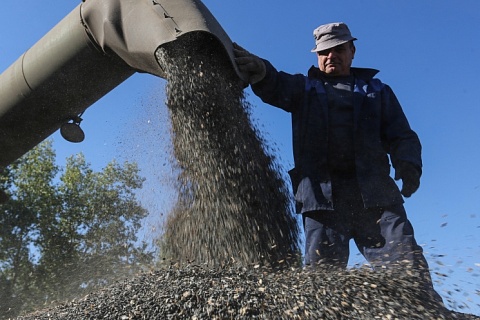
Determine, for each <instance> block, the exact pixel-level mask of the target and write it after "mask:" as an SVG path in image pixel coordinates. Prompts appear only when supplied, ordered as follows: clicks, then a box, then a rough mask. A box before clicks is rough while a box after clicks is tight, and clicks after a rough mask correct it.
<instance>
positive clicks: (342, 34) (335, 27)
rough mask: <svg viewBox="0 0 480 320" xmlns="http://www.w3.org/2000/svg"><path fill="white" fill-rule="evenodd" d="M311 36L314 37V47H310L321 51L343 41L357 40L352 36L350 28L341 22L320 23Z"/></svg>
mask: <svg viewBox="0 0 480 320" xmlns="http://www.w3.org/2000/svg"><path fill="white" fill-rule="evenodd" d="M313 37H314V38H315V48H313V49H312V52H318V51H323V50H326V49H330V48H333V47H336V46H339V45H341V44H344V43H345V42H349V41H352V40H357V38H354V37H352V34H351V33H350V30H349V29H348V27H347V25H346V24H345V23H343V22H334V23H329V24H324V25H321V26H320V27H318V28H317V29H315V30H313Z"/></svg>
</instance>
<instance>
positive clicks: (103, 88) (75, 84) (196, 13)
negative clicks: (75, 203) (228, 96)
mask: <svg viewBox="0 0 480 320" xmlns="http://www.w3.org/2000/svg"><path fill="white" fill-rule="evenodd" d="M192 33H201V34H206V35H208V36H209V37H210V38H212V39H214V40H215V42H216V43H217V44H218V46H219V50H223V51H224V52H225V56H226V57H227V59H228V60H230V61H233V51H232V43H231V40H230V39H229V37H228V35H227V34H226V33H225V31H224V30H223V28H222V27H221V26H220V24H219V23H218V22H217V20H216V19H215V18H214V17H213V15H212V14H211V13H210V11H209V10H208V9H207V8H206V7H205V5H204V4H203V3H202V2H201V1H199V0H175V1H168V0H153V1H152V0H86V1H85V0H84V1H83V2H82V3H81V4H80V5H78V6H77V7H76V8H75V9H74V10H73V11H72V12H70V13H69V14H68V15H67V16H66V17H65V18H64V19H63V20H62V21H60V22H59V23H58V24H57V25H56V26H55V27H54V28H53V29H52V30H50V31H49V32H48V33H47V34H46V35H45V36H44V37H43V38H42V39H40V40H39V41H38V42H37V43H36V44H35V45H34V46H33V47H32V48H30V49H29V50H27V51H26V52H25V53H24V54H23V55H22V56H21V57H20V58H19V59H17V61H16V62H14V63H13V64H12V65H11V66H10V67H9V68H8V69H7V70H5V71H4V72H3V73H2V74H1V75H0V168H1V167H5V166H7V165H9V164H10V163H12V162H13V161H14V160H16V159H18V158H19V157H21V156H22V155H23V154H25V153H26V152H27V151H28V150H30V149H32V148H33V147H34V146H36V145H37V144H38V143H40V142H41V141H42V140H44V139H45V138H47V137H48V136H49V135H51V134H52V133H53V132H55V131H56V130H58V129H59V128H60V127H62V125H65V124H69V125H70V128H73V126H74V125H78V124H79V121H81V118H80V117H79V115H81V114H82V113H83V112H84V111H85V110H86V109H87V108H88V107H89V106H91V105H92V104H93V103H95V102H96V101H97V100H99V99H100V98H101V97H103V96H104V95H106V94H107V93H108V92H110V91H111V90H112V89H114V88H115V87H116V86H118V85H119V84H120V83H122V82H123V81H125V80H126V79H127V78H129V77H130V76H131V75H133V74H134V73H135V72H146V73H150V74H153V75H156V76H159V77H162V78H168V75H167V74H165V71H164V69H163V68H162V66H161V65H159V63H158V61H157V59H156V57H155V52H156V50H157V49H158V48H159V47H161V46H162V45H164V44H167V43H170V42H172V41H176V40H178V39H181V38H182V37H183V36H185V35H187V34H192ZM189 50H195V48H189ZM232 68H234V69H235V71H236V72H237V74H238V75H239V77H241V75H240V74H239V72H238V70H237V69H236V65H235V63H232ZM67 129H68V128H67ZM67 131H68V130H67ZM75 139H76V138H73V139H72V141H73V140H75ZM78 140H79V141H80V140H81V138H80V139H78Z"/></svg>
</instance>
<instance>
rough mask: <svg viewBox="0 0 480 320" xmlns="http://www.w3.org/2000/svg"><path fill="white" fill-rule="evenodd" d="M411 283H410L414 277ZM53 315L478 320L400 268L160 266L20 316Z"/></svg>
mask: <svg viewBox="0 0 480 320" xmlns="http://www.w3.org/2000/svg"><path fill="white" fill-rule="evenodd" d="M413 282H414V283H415V281H413ZM18 319H19V320H33V319H36V320H56V319H62V320H63V319H65V320H67V319H68V320H70V319H106V320H110V319H111V320H114V319H115V320H127V319H326V320H328V319H368V320H371V319H409V320H416V319H419V320H425V319H480V317H476V316H473V315H466V314H461V313H456V312H452V311H449V310H447V309H446V308H444V307H442V306H440V305H438V304H436V303H435V302H434V301H432V300H430V299H429V298H428V296H425V294H424V293H423V292H422V291H421V290H419V289H418V287H417V286H415V285H414V284H412V277H410V276H409V277H407V278H406V277H405V273H402V274H399V275H395V274H387V273H385V272H370V271H367V270H362V269H356V270H351V271H336V272H332V271H328V272H324V271H322V270H320V269H316V270H312V271H308V270H302V269H295V268H292V269H283V270H277V271H273V270H271V269H268V268H265V267H261V266H251V267H248V268H246V267H227V268H219V269H207V268H203V267H200V266H194V265H184V266H183V267H181V268H179V267H177V266H171V267H165V268H163V269H158V270H157V271H155V272H151V273H148V274H143V275H140V276H138V277H135V278H133V279H128V280H125V281H122V282H118V283H116V284H114V285H112V286H108V287H106V288H104V289H102V290H100V291H97V292H94V293H92V294H89V295H87V296H85V297H83V298H81V299H78V300H74V301H71V302H69V303H67V304H64V305H61V306H58V307H55V308H52V309H50V310H44V311H41V312H37V313H34V314H31V315H29V316H25V317H20V318H18Z"/></svg>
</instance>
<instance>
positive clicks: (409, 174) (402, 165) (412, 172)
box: [395, 161, 421, 198]
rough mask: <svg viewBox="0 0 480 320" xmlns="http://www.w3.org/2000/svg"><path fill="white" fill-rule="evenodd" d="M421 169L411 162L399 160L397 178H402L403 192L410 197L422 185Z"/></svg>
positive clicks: (396, 171)
mask: <svg viewBox="0 0 480 320" xmlns="http://www.w3.org/2000/svg"><path fill="white" fill-rule="evenodd" d="M420 176H421V171H420V170H419V169H417V167H416V166H415V165H413V164H411V163H410V162H406V161H399V162H398V163H397V165H396V167H395V180H400V179H402V184H403V185H402V191H401V192H402V194H403V196H405V197H407V198H408V197H410V196H411V195H412V194H413V193H414V192H415V191H417V189H418V187H420Z"/></svg>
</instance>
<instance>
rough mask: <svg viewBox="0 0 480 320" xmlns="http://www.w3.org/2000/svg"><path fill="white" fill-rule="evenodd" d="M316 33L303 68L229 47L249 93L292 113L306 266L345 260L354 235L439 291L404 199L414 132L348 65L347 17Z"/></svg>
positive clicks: (414, 165) (416, 154) (409, 187)
mask: <svg viewBox="0 0 480 320" xmlns="http://www.w3.org/2000/svg"><path fill="white" fill-rule="evenodd" d="M313 34H314V38H315V48H314V49H313V50H312V52H314V53H315V54H316V55H317V59H318V68H316V67H313V66H312V67H311V68H310V70H309V71H308V75H307V76H304V75H301V74H296V75H291V74H287V73H285V72H279V71H277V70H276V69H275V68H274V67H273V66H272V65H271V64H270V63H269V62H268V61H267V60H264V59H260V58H258V57H257V56H255V55H253V54H251V53H249V52H248V51H246V50H245V49H243V48H241V47H240V46H238V45H236V44H235V45H234V46H235V48H234V53H235V57H236V58H235V61H236V63H237V65H238V68H239V70H240V71H241V72H242V73H244V74H245V75H246V77H247V79H248V81H249V83H250V84H251V86H252V90H253V92H254V93H255V94H256V95H258V96H259V97H260V98H261V99H262V100H263V101H264V102H265V103H268V104H271V105H273V106H276V107H279V108H281V109H283V110H285V111H287V112H290V113H291V114H292V129H293V130H292V131H293V152H294V162H295V168H294V169H293V170H292V171H290V172H289V173H290V176H291V178H292V183H293V190H294V193H295V201H296V204H297V211H298V212H299V213H301V214H302V216H303V225H304V229H305V236H306V246H305V264H307V265H315V264H322V265H324V266H333V267H341V268H345V267H346V266H347V262H348V256H349V241H350V240H351V239H353V240H354V241H355V243H356V245H357V247H358V249H359V251H360V252H361V253H362V254H363V255H364V256H365V258H366V259H367V261H368V262H369V263H370V264H371V265H372V266H373V267H374V268H385V267H392V266H395V267H397V268H398V267H399V266H400V267H401V268H403V267H405V265H407V266H409V267H412V268H415V270H418V271H419V272H420V274H421V275H422V277H423V279H424V281H425V285H426V286H427V290H428V291H430V292H432V294H433V296H434V297H435V298H436V299H440V297H439V296H438V294H436V292H434V290H433V286H432V283H431V278H430V273H429V271H428V265H427V262H426V260H425V258H424V256H423V253H422V248H421V247H420V246H419V245H418V244H417V242H416V240H415V238H414V234H413V228H412V225H411V224H410V222H409V220H408V219H407V215H406V212H405V209H404V206H403V202H404V200H403V198H402V195H403V196H405V197H410V196H411V195H412V194H413V193H414V192H415V191H416V190H417V189H418V187H419V185H420V176H421V173H422V160H421V144H420V141H419V139H418V136H417V134H416V133H415V132H414V131H413V130H412V129H411V128H410V125H409V123H408V121H407V119H406V117H405V115H404V113H403V111H402V108H401V106H400V104H399V102H398V100H397V98H396V97H395V94H394V93H393V91H392V90H391V88H390V87H389V86H388V85H386V84H384V83H382V82H381V81H380V80H378V79H376V78H374V76H375V75H376V74H377V72H378V71H377V70H374V69H365V68H353V67H351V64H352V60H353V59H354V56H355V51H356V49H355V45H354V41H355V40H357V39H356V38H354V37H353V36H352V35H351V33H350V30H349V29H348V27H347V25H346V24H344V23H342V22H339V23H330V24H326V25H322V26H320V27H318V28H317V29H315V30H314V32H313ZM389 156H390V160H391V163H392V165H393V167H394V168H395V179H396V180H399V179H401V180H402V189H401V191H400V190H399V188H398V187H397V185H396V184H395V182H394V180H393V179H392V178H391V177H390V162H389ZM440 300H441V299H440Z"/></svg>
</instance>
